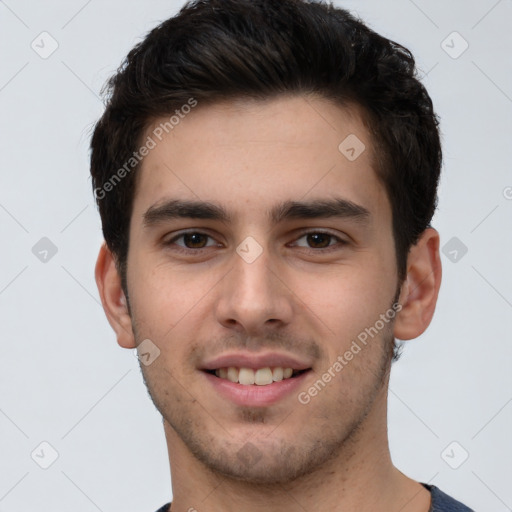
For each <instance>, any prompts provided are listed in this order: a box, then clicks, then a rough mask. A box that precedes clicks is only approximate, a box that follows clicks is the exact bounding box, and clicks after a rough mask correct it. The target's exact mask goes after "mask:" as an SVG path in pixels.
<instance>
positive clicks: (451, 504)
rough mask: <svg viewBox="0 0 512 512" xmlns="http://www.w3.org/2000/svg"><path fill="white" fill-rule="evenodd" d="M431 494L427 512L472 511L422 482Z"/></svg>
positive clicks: (164, 511)
mask: <svg viewBox="0 0 512 512" xmlns="http://www.w3.org/2000/svg"><path fill="white" fill-rule="evenodd" d="M423 485H424V486H425V487H426V488H427V489H428V490H429V491H430V494H431V496H432V503H431V505H430V509H429V511H428V512H474V511H473V510H472V509H470V508H469V507H466V505H463V504H462V503H461V502H460V501H457V500H454V499H453V498H451V497H450V496H448V494H445V493H444V492H443V491H441V490H439V489H438V488H437V487H436V486H434V485H427V484H423ZM169 507H170V503H167V505H164V506H163V507H162V508H160V509H158V510H157V512H170V508H169Z"/></svg>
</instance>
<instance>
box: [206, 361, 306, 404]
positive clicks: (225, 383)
mask: <svg viewBox="0 0 512 512" xmlns="http://www.w3.org/2000/svg"><path fill="white" fill-rule="evenodd" d="M203 374H204V375H205V377H206V378H207V379H208V381H209V382H210V384H211V385H212V386H213V387H214V389H215V390H216V391H217V392H218V393H219V394H220V395H222V396H223V397H225V398H227V399H228V400H230V401H231V402H233V403H234V404H236V405H239V406H242V407H243V406H245V407H265V406H268V405H272V404H275V403H277V402H279V400H282V399H283V398H285V397H286V396H288V395H290V394H292V393H293V392H294V391H297V389H298V388H300V387H301V385H303V383H304V380H305V379H306V376H307V375H308V374H309V370H308V371H306V372H303V373H301V374H300V375H298V376H297V377H292V378H289V379H283V380H281V381H279V382H273V383H272V384H267V385H266V386H257V385H256V384H251V385H248V386H245V385H243V384H239V383H238V382H236V383H235V382H231V381H229V380H227V379H221V378H219V377H216V376H215V375H212V374H211V373H207V372H203Z"/></svg>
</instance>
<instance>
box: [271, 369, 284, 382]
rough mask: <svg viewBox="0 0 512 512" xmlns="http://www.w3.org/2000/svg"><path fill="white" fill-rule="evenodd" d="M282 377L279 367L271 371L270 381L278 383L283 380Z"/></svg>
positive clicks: (281, 370)
mask: <svg viewBox="0 0 512 512" xmlns="http://www.w3.org/2000/svg"><path fill="white" fill-rule="evenodd" d="M283 377H284V375H283V369H282V368H281V367H280V366H278V367H277V368H274V370H273V371H272V380H273V381H274V382H279V381H280V380H283Z"/></svg>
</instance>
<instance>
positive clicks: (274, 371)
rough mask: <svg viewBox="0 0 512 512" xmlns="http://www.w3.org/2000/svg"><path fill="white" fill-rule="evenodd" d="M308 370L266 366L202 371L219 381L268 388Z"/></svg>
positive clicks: (228, 367)
mask: <svg viewBox="0 0 512 512" xmlns="http://www.w3.org/2000/svg"><path fill="white" fill-rule="evenodd" d="M310 370H311V368H306V369H302V370H299V369H293V368H290V367H282V366H274V367H270V366H266V367H264V368H245V367H236V366H226V367H222V368H217V369H213V370H204V371H205V372H206V373H208V374H210V375H212V376H215V377H217V378H219V379H223V380H226V381H229V382H232V383H234V384H241V385H242V386H269V385H270V384H273V383H274V382H281V381H284V380H288V379H295V378H297V377H299V376H300V375H302V374H304V373H306V372H308V371H310Z"/></svg>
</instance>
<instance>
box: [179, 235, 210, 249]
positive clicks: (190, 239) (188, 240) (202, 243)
mask: <svg viewBox="0 0 512 512" xmlns="http://www.w3.org/2000/svg"><path fill="white" fill-rule="evenodd" d="M182 237H183V243H184V245H185V247H188V248H189V249H202V248H203V247H206V244H207V242H208V238H209V237H208V236H207V235H204V234H203V233H185V234H184V235H182Z"/></svg>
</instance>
